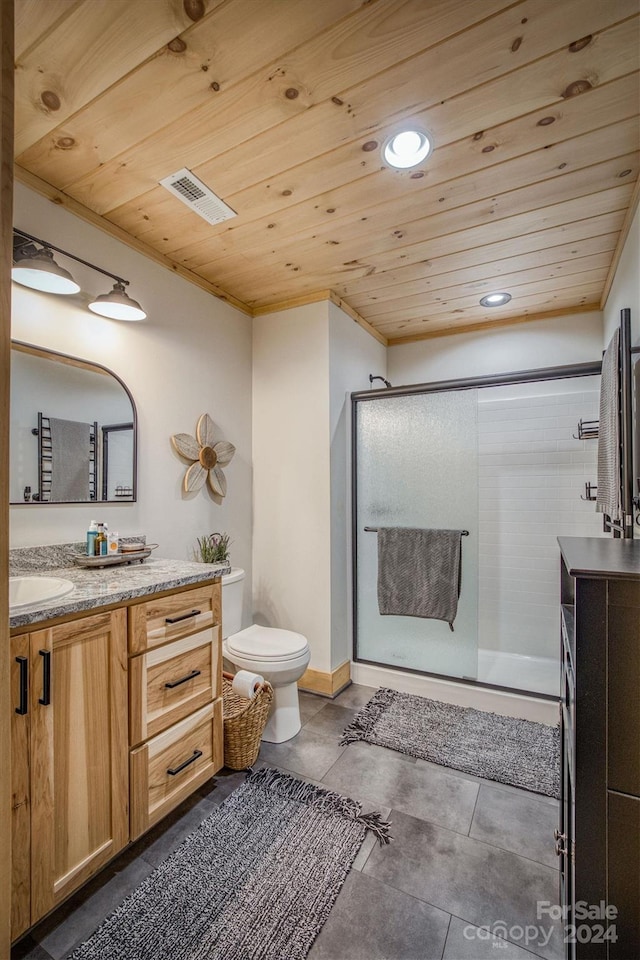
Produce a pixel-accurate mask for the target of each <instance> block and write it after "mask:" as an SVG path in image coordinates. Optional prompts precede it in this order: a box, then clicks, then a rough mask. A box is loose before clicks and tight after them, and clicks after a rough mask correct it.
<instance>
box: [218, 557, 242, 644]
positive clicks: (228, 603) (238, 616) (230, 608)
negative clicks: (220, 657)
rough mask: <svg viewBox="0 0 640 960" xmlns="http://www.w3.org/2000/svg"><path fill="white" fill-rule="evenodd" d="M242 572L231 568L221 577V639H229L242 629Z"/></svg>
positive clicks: (238, 568) (239, 568) (239, 569)
mask: <svg viewBox="0 0 640 960" xmlns="http://www.w3.org/2000/svg"><path fill="white" fill-rule="evenodd" d="M243 589H244V570H243V569H242V568H241V567H231V572H230V573H225V574H223V575H222V638H223V640H224V639H225V637H231V636H232V635H233V634H234V633H238V632H239V631H240V630H241V629H242V591H243Z"/></svg>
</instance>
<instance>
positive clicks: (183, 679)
mask: <svg viewBox="0 0 640 960" xmlns="http://www.w3.org/2000/svg"><path fill="white" fill-rule="evenodd" d="M200 673H201V671H200V670H192V671H191V673H188V674H187V675H186V677H181V678H180V679H179V680H171V681H170V682H169V683H165V687H167V688H168V689H169V690H173V688H174V687H179V686H180V684H181V683H186V682H187V680H194V679H195V678H196V677H199V676H200Z"/></svg>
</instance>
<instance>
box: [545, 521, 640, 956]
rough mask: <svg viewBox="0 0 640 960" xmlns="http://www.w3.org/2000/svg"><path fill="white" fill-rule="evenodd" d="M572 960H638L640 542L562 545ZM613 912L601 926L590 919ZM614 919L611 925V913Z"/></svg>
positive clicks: (562, 853) (564, 863) (565, 851)
mask: <svg viewBox="0 0 640 960" xmlns="http://www.w3.org/2000/svg"><path fill="white" fill-rule="evenodd" d="M559 543H560V549H561V554H562V564H561V600H562V649H561V656H562V688H561V690H562V693H561V703H560V725H561V731H562V777H561V784H562V793H561V802H560V823H559V826H558V832H557V847H556V849H557V852H558V855H559V857H560V897H561V902H562V905H563V906H564V907H565V909H566V912H567V916H566V923H567V928H566V929H567V931H568V932H569V933H570V934H574V936H573V937H572V938H571V939H573V940H574V942H570V943H567V945H566V957H567V960H638V957H640V542H638V541H632V540H608V539H604V538H603V539H595V538H594V539H586V538H569V537H567V538H564V537H563V538H560V540H559ZM590 908H599V909H600V910H601V911H602V908H605V910H606V909H608V911H609V912H608V914H606V913H605V914H604V915H603V916H602V917H594V916H593V915H591V916H585V909H586V910H588V909H590ZM613 909H615V911H617V913H616V916H615V917H613V916H612V911H613Z"/></svg>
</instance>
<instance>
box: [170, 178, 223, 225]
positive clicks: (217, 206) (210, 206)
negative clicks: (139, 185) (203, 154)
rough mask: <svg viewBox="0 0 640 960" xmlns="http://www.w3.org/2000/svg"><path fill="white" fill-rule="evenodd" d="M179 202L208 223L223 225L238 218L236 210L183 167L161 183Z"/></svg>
mask: <svg viewBox="0 0 640 960" xmlns="http://www.w3.org/2000/svg"><path fill="white" fill-rule="evenodd" d="M160 185H161V186H163V187H166V189H167V190H169V191H170V193H173V194H174V196H176V197H177V198H178V200H182V202H183V203H185V204H186V205H187V206H188V207H191V209H192V210H193V211H194V213H197V214H198V215H199V216H201V217H202V219H203V220H206V221H207V223H222V221H223V220H229V219H231V217H235V216H237V214H236V212H235V210H232V209H231V207H228V206H227V204H226V203H225V202H224V200H221V199H220V197H216V195H215V193H214V192H213V190H209V187H206V186H205V185H204V183H203V182H202V180H198V178H197V177H195V176H194V175H193V174H192V173H191V170H187V168H186V167H183V168H182V170H177V171H176V172H175V173H172V174H171V175H170V176H168V177H165V178H164V180H161V181H160Z"/></svg>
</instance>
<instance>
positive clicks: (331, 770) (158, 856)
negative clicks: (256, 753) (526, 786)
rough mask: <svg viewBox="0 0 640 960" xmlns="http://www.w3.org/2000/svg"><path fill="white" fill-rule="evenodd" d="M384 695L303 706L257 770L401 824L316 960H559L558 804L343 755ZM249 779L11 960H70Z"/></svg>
mask: <svg viewBox="0 0 640 960" xmlns="http://www.w3.org/2000/svg"><path fill="white" fill-rule="evenodd" d="M373 693H374V690H373V688H371V687H362V686H357V685H355V684H353V685H352V686H350V687H348V688H347V690H345V691H344V692H343V693H342V694H341V695H340V696H339V697H337V699H336V700H333V701H328V700H325V699H323V698H321V697H315V696H313V695H312V694H305V693H303V694H301V698H300V700H301V712H302V721H303V727H302V730H301V731H300V733H299V734H298V736H297V737H295V738H294V739H293V740H291V741H289V742H288V743H284V744H279V745H275V744H263V746H262V749H261V752H260V759H259V762H258V764H257V766H260V765H263V766H264V765H269V766H277V767H280V768H281V769H283V770H285V771H288V772H290V773H293V774H296V775H298V776H301V777H303V778H306V779H309V780H313V781H316V782H319V783H322V784H323V785H326V786H327V787H330V788H332V789H335V790H338V791H340V792H342V793H345V794H348V795H349V796H351V797H354V798H356V799H358V800H360V801H361V802H362V804H363V806H364V808H365V811H368V810H379V811H381V812H382V813H383V814H384V815H385V816H386V817H388V819H390V820H391V822H392V829H391V833H392V836H393V842H392V843H391V844H389V845H388V846H385V847H380V846H379V845H378V844H377V843H376V842H375V840H374V839H373V838H372V837H368V838H367V839H366V840H365V842H364V844H363V846H362V848H361V850H360V852H359V854H358V856H357V858H356V861H355V863H354V864H353V869H352V870H351V872H350V873H349V876H348V877H347V881H346V883H345V885H344V887H343V888H342V890H341V892H340V895H339V897H338V900H337V901H336V904H335V905H334V907H333V909H332V911H331V914H330V916H329V919H328V921H327V923H326V924H325V926H324V927H323V929H322V930H321V932H320V934H319V936H318V938H317V940H316V941H315V943H314V945H313V947H312V949H311V952H310V954H309V960H489V958H492V960H495V958H496V957H500V958H501V960H535V957H542V958H545V960H559V958H561V957H562V944H561V937H560V931H559V929H551V928H549V926H548V921H544V920H543V921H540V920H538V919H537V918H536V901H538V900H548V901H551V902H552V903H557V888H558V873H557V864H556V856H555V853H554V842H553V830H554V828H555V826H556V824H557V815H558V814H557V803H556V801H554V800H550V799H548V798H545V797H540V796H538V795H536V794H531V793H527V792H526V791H524V790H518V789H516V788H514V787H507V786H504V785H500V784H496V783H492V782H491V781H488V780H481V779H479V778H475V777H470V776H467V775H465V774H461V773H458V772H456V771H454V770H449V769H447V768H445V767H439V766H437V765H435V764H432V763H427V762H426V761H423V760H416V759H414V758H412V757H405V756H403V755H401V754H398V753H394V752H393V751H391V750H386V749H385V748H383V747H376V746H371V745H369V744H365V743H353V744H350V745H349V746H348V747H341V746H339V744H338V739H339V735H340V733H341V732H342V730H343V729H344V727H345V726H346V724H347V723H348V722H349V721H350V720H351V718H352V717H353V716H354V715H355V713H356V711H357V710H358V709H359V708H360V707H361V706H362V705H363V704H364V703H366V701H367V700H368V699H369V697H370V696H371V695H372V694H373ZM243 779H244V774H243V773H228V774H226V775H224V774H222V775H220V776H219V777H217V778H216V780H215V781H211V782H209V783H208V784H205V786H204V787H203V788H201V790H200V791H199V792H198V793H196V794H195V795H194V796H192V797H191V798H189V800H188V801H186V802H185V803H183V804H182V806H181V807H180V808H179V810H177V811H174V813H173V814H172V815H171V816H170V817H168V818H167V819H166V820H164V821H163V822H162V823H161V824H159V825H158V826H157V827H156V828H155V829H154V830H153V831H151V833H150V834H148V835H147V836H146V837H143V838H142V839H141V840H139V841H138V842H137V843H135V844H133V845H132V846H131V847H130V848H129V849H127V850H126V851H125V852H124V853H123V854H121V856H120V857H118V858H117V860H115V861H114V862H113V863H112V864H111V865H110V866H109V867H107V868H106V869H105V870H104V871H102V873H100V875H99V876H98V877H95V878H94V879H93V880H92V881H91V882H90V883H89V884H88V885H87V886H85V887H84V888H83V889H82V890H81V891H79V892H78V893H76V894H75V895H74V896H73V897H71V899H70V900H68V901H67V902H66V903H65V904H63V905H62V907H60V908H59V909H58V910H57V911H56V912H55V913H54V914H52V915H51V916H50V917H48V918H47V919H46V920H44V921H42V922H41V923H40V924H39V925H38V926H37V927H36V928H35V929H34V930H33V931H32V932H31V934H29V935H28V936H27V937H25V938H24V939H23V940H22V941H21V942H20V943H19V944H17V945H16V946H15V947H14V949H13V951H12V954H11V960H63V958H66V957H67V956H68V955H69V953H70V952H71V951H72V950H73V949H75V947H76V946H77V945H78V944H79V943H81V942H82V941H83V940H85V939H86V938H87V937H88V936H89V935H90V934H91V933H92V932H93V930H95V928H96V927H97V926H98V925H99V924H100V923H101V922H102V920H103V919H104V918H105V917H106V916H108V914H109V913H111V911H112V910H113V909H114V908H115V907H116V906H117V905H118V904H119V903H120V901H121V900H122V899H123V898H124V897H125V896H126V895H127V894H128V893H129V892H130V891H131V890H132V889H133V888H134V887H135V886H136V885H137V884H138V883H139V882H140V881H141V880H142V879H143V877H145V876H146V875H147V874H148V873H150V872H151V871H152V870H153V868H154V867H155V866H156V865H157V864H158V863H160V861H161V860H162V859H163V858H164V857H166V856H167V855H168V854H169V853H171V851H172V850H173V849H175V847H176V846H177V845H178V844H179V843H180V842H181V840H182V839H183V838H184V837H185V836H186V835H187V834H188V833H189V832H190V831H191V830H193V829H194V828H195V827H196V826H197V824H198V823H200V821H201V820H202V819H204V817H206V816H207V815H208V814H209V813H210V812H211V811H212V810H213V809H214V807H215V806H216V805H217V804H219V803H221V802H222V801H223V800H224V799H225V797H226V796H228V794H229V793H231V791H232V790H234V789H235V788H236V787H237V786H238V785H239V784H240V783H241V782H242V780H243ZM494 925H495V926H494ZM541 926H542V928H543V929H542V931H540V927H541ZM493 930H496V931H497V932H498V933H499V934H500V936H499V937H498V938H495V937H493V936H492V935H491V931H493ZM140 960H153V958H152V957H148V958H147V957H141V958H140ZM282 960H288V958H286V957H283V958H282Z"/></svg>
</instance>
